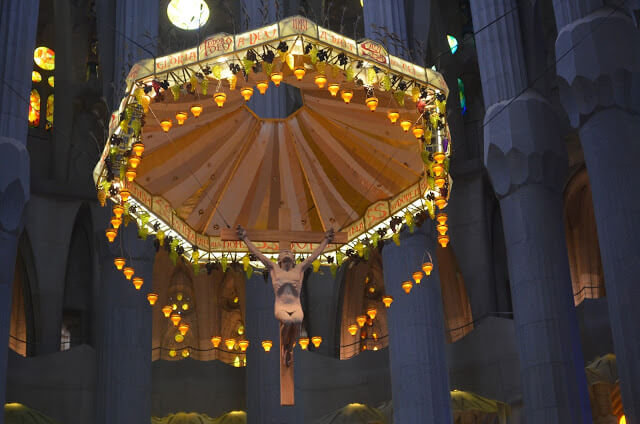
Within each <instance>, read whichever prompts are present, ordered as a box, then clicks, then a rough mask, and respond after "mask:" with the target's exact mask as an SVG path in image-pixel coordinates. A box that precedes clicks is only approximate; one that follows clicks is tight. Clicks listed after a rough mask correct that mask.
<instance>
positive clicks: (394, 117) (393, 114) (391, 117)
mask: <svg viewBox="0 0 640 424" xmlns="http://www.w3.org/2000/svg"><path fill="white" fill-rule="evenodd" d="M387 118H389V121H391V123H392V124H395V123H396V122H398V119H399V118H400V112H398V111H397V110H390V111H389V113H387Z"/></svg>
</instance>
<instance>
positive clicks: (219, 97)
mask: <svg viewBox="0 0 640 424" xmlns="http://www.w3.org/2000/svg"><path fill="white" fill-rule="evenodd" d="M213 101H214V102H216V104H217V105H218V107H222V106H224V102H226V101H227V95H226V94H224V93H216V94H214V95H213Z"/></svg>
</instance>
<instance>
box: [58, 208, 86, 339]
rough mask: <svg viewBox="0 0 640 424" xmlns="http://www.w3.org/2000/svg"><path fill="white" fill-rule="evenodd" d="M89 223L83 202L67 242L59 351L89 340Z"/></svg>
mask: <svg viewBox="0 0 640 424" xmlns="http://www.w3.org/2000/svg"><path fill="white" fill-rule="evenodd" d="M93 254H94V249H93V226H92V220H91V211H90V208H89V206H88V205H87V204H86V203H83V204H82V205H80V207H79V208H78V211H77V213H76V219H75V222H74V224H73V230H72V232H71V239H70V241H69V251H68V256H67V268H66V271H65V282H64V295H63V303H62V326H61V329H60V332H61V340H60V342H61V346H60V348H61V350H68V349H70V348H71V347H73V346H78V345H81V344H91V343H92V333H91V328H92V291H93V263H94V260H93Z"/></svg>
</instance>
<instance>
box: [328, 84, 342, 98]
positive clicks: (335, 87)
mask: <svg viewBox="0 0 640 424" xmlns="http://www.w3.org/2000/svg"><path fill="white" fill-rule="evenodd" d="M327 90H329V93H331V95H332V96H333V97H336V96H337V95H338V91H340V84H337V83H335V82H332V83H331V84H329V86H328V87H327Z"/></svg>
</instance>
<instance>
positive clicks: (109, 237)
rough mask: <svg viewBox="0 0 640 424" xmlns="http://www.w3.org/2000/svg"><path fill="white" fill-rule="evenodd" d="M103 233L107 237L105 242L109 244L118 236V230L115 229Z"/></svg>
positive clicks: (108, 229)
mask: <svg viewBox="0 0 640 424" xmlns="http://www.w3.org/2000/svg"><path fill="white" fill-rule="evenodd" d="M104 233H105V235H106V236H107V240H109V243H113V241H114V240H115V239H116V236H117V235H118V230H116V229H115V228H107V229H106V230H105V231H104Z"/></svg>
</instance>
